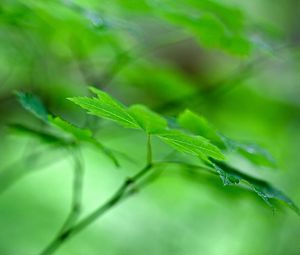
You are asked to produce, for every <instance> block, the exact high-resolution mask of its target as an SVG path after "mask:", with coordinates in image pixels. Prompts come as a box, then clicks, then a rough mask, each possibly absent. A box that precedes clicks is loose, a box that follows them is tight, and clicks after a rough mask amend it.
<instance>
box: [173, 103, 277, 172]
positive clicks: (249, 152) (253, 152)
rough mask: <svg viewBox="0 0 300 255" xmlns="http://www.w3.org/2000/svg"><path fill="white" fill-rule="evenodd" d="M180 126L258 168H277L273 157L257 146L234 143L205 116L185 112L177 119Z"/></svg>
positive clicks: (188, 111)
mask: <svg viewBox="0 0 300 255" xmlns="http://www.w3.org/2000/svg"><path fill="white" fill-rule="evenodd" d="M177 122H178V123H179V125H180V126H181V127H182V128H184V129H186V130H189V131H190V132H192V133H193V134H196V135H201V136H203V137H205V138H207V139H208V140H210V141H211V142H212V143H213V144H215V145H217V146H218V147H219V148H222V149H226V150H227V151H229V152H235V153H239V154H240V155H241V156H242V157H244V158H245V159H247V160H249V161H250V162H251V163H253V164H254V165H256V166H264V167H270V168H275V167H276V163H275V160H274V159H273V157H272V155H271V154H270V153H269V152H268V151H266V150H265V149H263V148H261V147H260V146H258V145H256V144H247V143H242V142H238V141H234V140H232V139H230V138H228V137H226V136H224V135H222V134H221V133H220V132H218V130H217V129H215V128H214V127H213V126H212V125H211V124H210V123H209V122H208V121H207V120H206V119H205V118H204V117H203V116H200V115H198V114H196V113H194V112H192V111H190V110H188V109H187V110H185V111H184V112H183V113H181V114H180V115H179V117H178V118H177Z"/></svg>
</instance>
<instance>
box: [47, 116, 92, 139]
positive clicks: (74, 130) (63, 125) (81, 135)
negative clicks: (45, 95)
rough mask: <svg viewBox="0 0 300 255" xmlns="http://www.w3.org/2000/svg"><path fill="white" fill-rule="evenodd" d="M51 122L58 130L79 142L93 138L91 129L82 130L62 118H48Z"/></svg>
mask: <svg viewBox="0 0 300 255" xmlns="http://www.w3.org/2000/svg"><path fill="white" fill-rule="evenodd" d="M48 120H49V122H50V123H51V124H52V125H53V126H54V127H56V128H58V129H60V130H62V131H64V132H66V133H68V134H70V135H72V136H73V137H74V138H76V139H77V140H79V141H80V140H87V139H90V138H91V137H92V131H91V130H89V129H82V128H79V127H76V126H74V125H73V124H71V123H69V122H67V121H65V120H63V119H61V118H60V117H53V116H51V115H49V116H48Z"/></svg>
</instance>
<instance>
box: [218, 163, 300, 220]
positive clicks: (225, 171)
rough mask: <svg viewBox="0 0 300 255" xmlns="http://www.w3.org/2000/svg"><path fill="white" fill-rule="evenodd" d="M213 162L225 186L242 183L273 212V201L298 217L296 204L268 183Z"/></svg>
mask: <svg viewBox="0 0 300 255" xmlns="http://www.w3.org/2000/svg"><path fill="white" fill-rule="evenodd" d="M213 162H214V163H213V166H214V168H215V169H216V171H217V172H218V173H219V175H220V177H221V179H222V181H223V184H224V185H225V186H226V185H235V184H239V183H240V182H243V183H245V184H246V185H248V187H249V188H250V189H252V190H253V191H254V192H255V193H256V194H257V195H259V196H260V197H261V198H262V199H263V200H264V201H265V202H266V203H267V204H268V205H269V206H270V207H271V208H272V209H273V210H274V209H275V204H274V202H273V201H274V200H275V201H279V202H282V203H284V204H285V205H287V206H289V207H290V208H291V209H292V210H294V211H295V212H296V213H297V214H299V215H300V210H299V208H298V207H297V206H296V204H295V203H294V202H293V201H292V200H291V199H290V198H289V197H287V196H286V195H285V194H284V193H282V192H281V191H280V190H278V189H277V188H275V187H273V186H272V185H271V184H269V183H268V182H266V181H264V180H260V179H257V178H255V177H252V176H250V175H247V174H245V173H242V172H240V171H239V170H237V169H235V168H233V167H231V166H229V165H227V164H226V163H224V162H216V161H213Z"/></svg>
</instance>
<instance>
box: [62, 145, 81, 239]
mask: <svg viewBox="0 0 300 255" xmlns="http://www.w3.org/2000/svg"><path fill="white" fill-rule="evenodd" d="M72 153H73V159H74V180H73V189H72V190H73V191H72V205H71V211H70V213H69V215H68V217H67V219H66V221H65V223H64V224H63V226H62V228H61V230H60V231H59V233H62V232H63V231H64V230H66V229H67V228H69V227H70V226H72V225H73V224H74V223H75V222H76V221H77V219H78V217H79V215H80V212H81V204H82V202H81V200H82V188H83V174H84V167H83V162H82V156H81V154H80V151H79V148H77V151H72Z"/></svg>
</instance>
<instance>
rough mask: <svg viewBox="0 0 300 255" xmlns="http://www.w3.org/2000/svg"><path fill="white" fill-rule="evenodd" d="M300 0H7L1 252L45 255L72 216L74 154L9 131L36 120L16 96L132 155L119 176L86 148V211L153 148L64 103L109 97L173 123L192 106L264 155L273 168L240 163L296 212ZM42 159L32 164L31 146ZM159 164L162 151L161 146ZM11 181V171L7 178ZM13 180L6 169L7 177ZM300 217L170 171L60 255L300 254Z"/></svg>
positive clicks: (0, 100) (2, 32) (205, 178)
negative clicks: (31, 97) (101, 94)
mask: <svg viewBox="0 0 300 255" xmlns="http://www.w3.org/2000/svg"><path fill="white" fill-rule="evenodd" d="M299 5H300V2H299V1H297V0H284V1H283V0H273V1H271V0H264V1H261V0H260V1H259V0H252V1H237V0H222V1H215V2H213V1H197V0H187V1H183V0H178V1H168V0H140V1H134V0H126V1H124V0H105V1H96V0H85V1H83V0H82V1H75V0H74V1H72V0H65V1H59V0H51V1H50V0H45V1H36V0H2V1H1V3H0V38H1V39H0V116H1V117H0V137H1V139H0V167H1V172H0V177H1V178H0V191H1V196H0V254H1V255H27V254H28V255H31V254H38V253H39V252H40V251H41V250H42V248H44V247H45V245H46V244H47V243H48V242H49V241H50V240H51V239H52V238H53V236H54V235H55V234H56V232H57V230H58V229H59V228H60V226H61V224H62V223H63V221H64V219H65V217H66V215H67V214H68V211H69V208H70V203H71V202H70V201H71V185H72V168H73V163H72V159H71V158H70V157H68V155H67V154H66V153H65V151H63V150H59V149H57V150H52V149H49V148H48V147H47V146H44V145H43V144H41V143H40V142H39V141H36V140H35V139H34V138H32V137H30V136H19V135H16V134H12V133H11V132H9V130H8V128H7V125H8V124H9V123H27V124H29V125H32V126H40V125H41V123H39V121H38V120H36V119H35V118H34V117H32V116H30V114H28V113H27V112H26V111H24V109H22V108H21V106H20V105H19V103H18V102H17V100H16V99H15V95H14V91H16V90H21V91H28V92H32V93H34V94H36V95H38V96H39V97H40V98H42V100H43V102H44V103H45V105H46V106H47V108H48V109H49V111H50V112H52V113H54V114H56V115H59V116H63V117H64V118H65V119H67V120H69V121H70V122H72V123H75V124H77V125H79V126H86V127H90V128H92V129H93V130H94V131H95V133H96V134H97V137H98V139H100V140H101V141H102V142H103V143H104V144H106V145H107V146H109V147H111V148H116V149H118V150H119V151H121V152H124V153H125V154H126V155H128V156H129V157H130V158H132V159H133V162H128V161H127V160H125V159H122V160H121V163H122V167H121V168H120V169H116V168H115V167H114V165H113V164H111V162H110V161H109V160H108V159H107V158H106V157H105V156H103V155H102V154H101V153H99V151H97V150H94V149H93V148H92V147H89V146H83V147H82V151H83V156H84V162H85V174H86V175H85V179H84V196H83V198H84V211H83V213H84V214H87V213H88V212H90V211H91V210H93V209H94V208H96V207H97V206H98V205H99V204H100V203H101V202H103V201H105V199H106V198H107V197H108V196H109V195H110V194H111V193H112V192H113V191H115V190H116V188H117V187H118V186H119V185H120V183H122V181H123V180H124V178H125V177H126V176H128V175H131V174H133V173H134V172H135V171H136V170H138V169H139V166H141V165H142V164H143V162H144V158H145V152H144V150H145V141H144V138H143V136H141V135H140V134H138V133H135V132H131V131H130V132H129V131H126V130H123V129H122V128H120V127H118V126H114V125H111V124H109V123H107V122H102V121H98V120H96V119H94V118H92V117H87V116H86V115H85V114H84V112H83V111H81V110H80V109H79V108H78V107H76V106H75V105H73V104H72V103H71V102H69V101H67V100H66V98H67V97H71V96H76V95H88V86H90V85H93V86H96V87H99V88H101V89H104V90H105V91H107V92H109V93H111V94H112V95H113V96H115V97H117V98H118V99H120V100H121V101H122V102H124V103H126V104H132V103H143V104H146V105H147V106H149V107H150V108H152V109H154V110H156V111H158V112H160V113H161V114H164V115H165V116H168V117H172V116H175V115H176V114H177V113H179V112H180V111H181V110H182V109H184V108H186V107H189V108H191V109H193V110H195V111H196V112H198V113H200V114H202V115H204V116H205V117H206V118H207V119H208V120H209V121H210V122H212V123H213V124H214V125H215V126H216V127H217V128H218V129H219V130H221V131H222V132H223V133H224V134H226V135H228V136H230V137H232V138H234V139H237V140H240V141H247V142H255V143H257V144H259V145H262V146H264V147H265V148H267V149H268V150H269V151H270V152H271V153H272V155H273V156H274V158H275V159H276V161H277V165H278V167H277V168H278V169H276V170H270V169H262V168H258V167H254V166H252V165H251V164H249V163H247V162H244V161H241V160H240V159H235V158H234V159H232V160H235V162H236V164H239V166H240V167H244V168H246V169H248V171H252V173H253V175H255V176H259V177H261V178H264V179H267V180H270V181H271V182H272V183H274V184H275V185H276V186H277V187H279V188H280V189H281V190H283V191H284V192H285V193H286V194H288V195H289V196H290V197H291V198H292V199H293V200H294V201H295V202H296V204H298V205H299V204H300V186H299V179H300V172H299V166H300V158H299V151H300V136H299V130H300V82H299V70H300V55H299V47H298V46H299V45H298V44H299V40H300V26H299V25H300V23H299V19H298V17H299V10H300V6H299ZM35 151H37V152H40V151H42V153H39V154H38V157H27V155H29V154H31V153H32V152H35ZM154 151H155V154H154V156H155V157H156V158H159V157H161V155H166V153H167V152H166V150H165V148H164V147H163V146H162V145H161V144H160V143H159V142H156V141H155V144H154ZM3 173H5V174H3ZM7 173H9V174H8V175H7ZM299 236H300V218H299V216H297V215H296V214H295V213H294V212H292V211H290V210H288V209H284V208H283V209H279V210H277V211H276V212H275V214H273V212H272V210H271V209H270V208H269V207H268V206H267V205H266V204H265V203H263V201H262V200H261V199H260V198H259V197H257V196H256V195H255V194H253V193H251V192H249V191H247V190H243V189H240V188H238V187H224V186H223V185H222V183H221V180H219V179H217V178H215V177H213V176H212V177H211V176H209V175H206V174H199V175H193V174H188V173H185V172H183V171H180V170H178V169H168V171H166V172H164V173H163V174H162V176H161V177H160V179H158V180H157V181H156V182H154V183H152V184H151V185H149V186H147V187H146V188H145V189H144V190H141V191H140V192H139V193H138V194H136V195H135V196H133V197H132V198H130V199H129V200H127V201H125V202H124V203H122V204H120V205H118V206H117V207H116V208H114V209H113V210H112V211H110V212H109V213H107V214H106V215H105V216H104V217H103V218H101V219H99V220H98V221H97V222H96V223H94V224H93V225H92V226H90V227H89V228H88V229H86V230H84V231H82V233H80V234H78V235H77V236H76V237H75V238H74V239H72V240H70V241H69V242H67V243H66V244H65V245H64V246H63V247H62V248H61V249H60V250H58V251H57V252H56V253H55V254H57V255H68V254H72V255H86V254H87V255H94V254H95V255H96V254H108V255H109V254H117V255H123V254H130V255H135V254H149V255H150V254H172V255H175V254H176V255H187V254H188V255H193V254H209V255H219V254H220V255H221V254H222V255H223V254H231V255H234V254H236V255H240V254H243V255H252V254H255V255H268V254H273V255H276V254H278V255H280V254H288V255H297V254H300V242H299Z"/></svg>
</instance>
